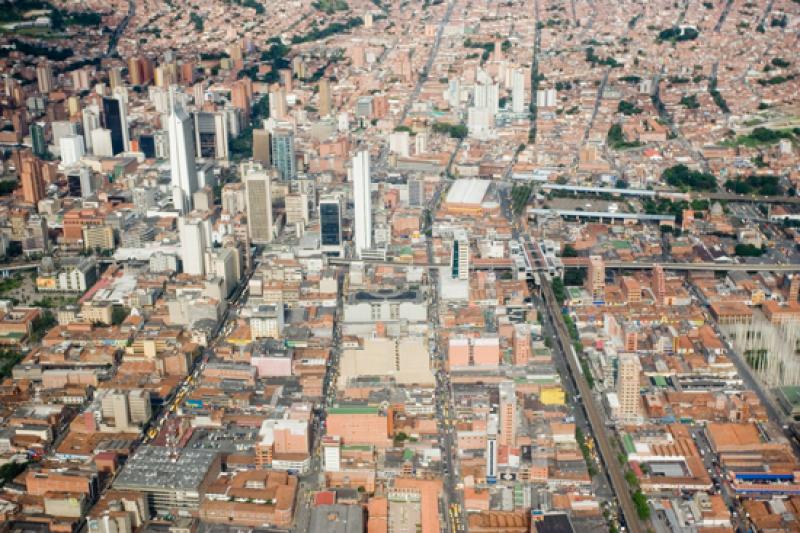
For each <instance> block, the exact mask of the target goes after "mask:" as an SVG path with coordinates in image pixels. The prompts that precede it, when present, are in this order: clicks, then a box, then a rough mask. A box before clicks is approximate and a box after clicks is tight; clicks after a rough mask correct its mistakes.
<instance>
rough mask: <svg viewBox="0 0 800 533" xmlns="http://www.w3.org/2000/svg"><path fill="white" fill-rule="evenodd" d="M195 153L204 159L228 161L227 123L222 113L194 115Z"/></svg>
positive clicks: (204, 112)
mask: <svg viewBox="0 0 800 533" xmlns="http://www.w3.org/2000/svg"><path fill="white" fill-rule="evenodd" d="M194 133H195V145H196V146H195V153H196V154H197V156H198V157H202V158H206V159H220V160H226V159H228V122H227V121H226V120H225V115H224V114H223V113H219V112H215V113H209V112H206V111H198V112H196V113H194Z"/></svg>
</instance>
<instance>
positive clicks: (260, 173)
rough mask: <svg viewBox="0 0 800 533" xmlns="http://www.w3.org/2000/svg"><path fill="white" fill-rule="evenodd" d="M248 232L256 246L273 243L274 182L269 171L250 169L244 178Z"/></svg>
mask: <svg viewBox="0 0 800 533" xmlns="http://www.w3.org/2000/svg"><path fill="white" fill-rule="evenodd" d="M244 183H245V189H246V195H247V231H248V234H249V235H250V240H251V241H252V242H253V243H255V244H266V243H268V242H271V241H272V180H271V177H270V174H269V172H268V171H267V170H263V169H260V168H252V169H250V170H249V171H248V172H247V173H246V174H245V177H244Z"/></svg>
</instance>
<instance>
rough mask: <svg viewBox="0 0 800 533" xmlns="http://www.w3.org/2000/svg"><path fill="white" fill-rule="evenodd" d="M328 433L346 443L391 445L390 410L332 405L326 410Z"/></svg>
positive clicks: (367, 406)
mask: <svg viewBox="0 0 800 533" xmlns="http://www.w3.org/2000/svg"><path fill="white" fill-rule="evenodd" d="M327 424H328V435H332V436H338V437H341V438H342V442H344V443H346V444H370V445H373V446H376V447H378V448H387V447H389V446H390V445H391V442H392V441H391V438H390V437H389V436H390V435H391V434H392V411H391V409H389V410H387V412H382V411H381V410H380V409H379V408H378V407H377V406H372V405H360V406H347V407H344V406H342V407H332V408H331V409H329V410H328V418H327Z"/></svg>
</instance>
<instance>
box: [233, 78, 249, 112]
mask: <svg viewBox="0 0 800 533" xmlns="http://www.w3.org/2000/svg"><path fill="white" fill-rule="evenodd" d="M248 81H250V79H249V78H248V79H241V80H238V81H236V82H234V84H233V86H232V87H231V105H232V106H233V107H235V108H237V109H241V110H242V112H243V113H244V116H246V117H249V116H250V101H251V99H252V90H249V89H248V85H247V82H248Z"/></svg>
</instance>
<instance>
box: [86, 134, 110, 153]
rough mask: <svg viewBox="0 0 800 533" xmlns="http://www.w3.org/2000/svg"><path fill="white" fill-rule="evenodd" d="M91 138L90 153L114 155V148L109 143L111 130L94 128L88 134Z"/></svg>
mask: <svg viewBox="0 0 800 533" xmlns="http://www.w3.org/2000/svg"><path fill="white" fill-rule="evenodd" d="M89 136H90V137H91V138H92V143H91V144H92V153H94V155H96V156H100V157H114V148H113V147H112V145H111V130H108V129H105V128H95V129H93V130H92V133H91V134H90V135H89Z"/></svg>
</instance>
